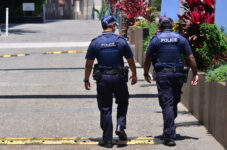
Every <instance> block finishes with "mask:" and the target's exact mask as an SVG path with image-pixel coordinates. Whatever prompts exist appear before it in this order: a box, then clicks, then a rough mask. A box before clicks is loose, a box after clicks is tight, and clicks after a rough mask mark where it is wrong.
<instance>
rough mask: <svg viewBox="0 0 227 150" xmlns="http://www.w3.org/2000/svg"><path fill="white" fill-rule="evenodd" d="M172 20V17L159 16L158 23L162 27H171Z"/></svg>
mask: <svg viewBox="0 0 227 150" xmlns="http://www.w3.org/2000/svg"><path fill="white" fill-rule="evenodd" d="M172 22H173V19H171V18H169V17H166V16H164V17H160V18H159V24H160V25H161V26H162V27H172Z"/></svg>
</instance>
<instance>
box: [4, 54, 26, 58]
mask: <svg viewBox="0 0 227 150" xmlns="http://www.w3.org/2000/svg"><path fill="white" fill-rule="evenodd" d="M22 56H27V54H6V55H0V57H3V58H9V57H22Z"/></svg>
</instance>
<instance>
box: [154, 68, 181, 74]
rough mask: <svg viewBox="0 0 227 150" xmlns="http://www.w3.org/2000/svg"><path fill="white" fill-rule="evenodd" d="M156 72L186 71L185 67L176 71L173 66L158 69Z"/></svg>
mask: <svg viewBox="0 0 227 150" xmlns="http://www.w3.org/2000/svg"><path fill="white" fill-rule="evenodd" d="M156 72H157V73H158V72H180V73H184V70H183V69H176V70H175V71H174V69H173V68H162V69H157V70H156Z"/></svg>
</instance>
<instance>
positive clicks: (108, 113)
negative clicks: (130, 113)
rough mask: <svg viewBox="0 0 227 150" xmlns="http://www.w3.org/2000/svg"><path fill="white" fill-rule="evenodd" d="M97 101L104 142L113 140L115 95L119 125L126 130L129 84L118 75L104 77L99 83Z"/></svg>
mask: <svg viewBox="0 0 227 150" xmlns="http://www.w3.org/2000/svg"><path fill="white" fill-rule="evenodd" d="M97 93H98V94H97V100H98V107H99V110H100V113H101V118H100V125H101V128H102V130H103V140H104V141H110V140H112V139H113V123H112V104H113V95H114V96H115V98H116V104H118V107H117V125H120V126H122V127H123V128H126V114H127V110H128V99H129V92H128V87H127V83H126V82H123V81H121V80H120V79H119V77H118V75H102V78H101V80H100V81H98V82H97Z"/></svg>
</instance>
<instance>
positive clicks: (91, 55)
mask: <svg viewBox="0 0 227 150" xmlns="http://www.w3.org/2000/svg"><path fill="white" fill-rule="evenodd" d="M94 59H95V42H94V41H92V42H91V44H90V45H89V47H88V51H87V54H86V64H85V77H84V86H85V89H86V90H90V87H91V85H90V82H89V77H90V75H91V71H92V67H93V64H94Z"/></svg>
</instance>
